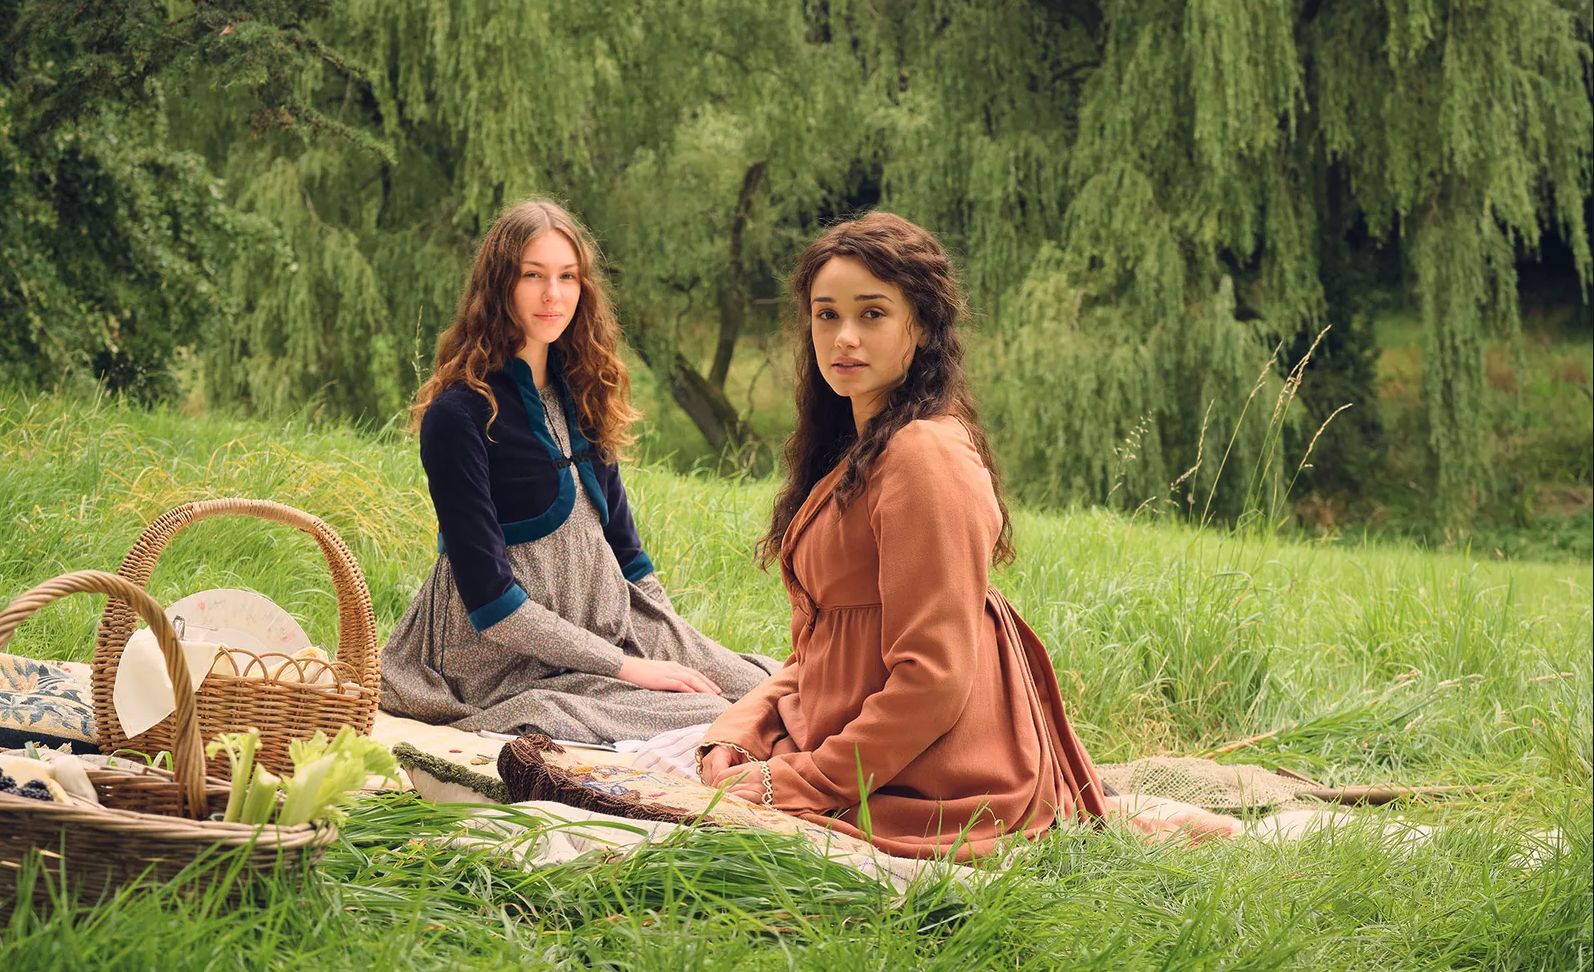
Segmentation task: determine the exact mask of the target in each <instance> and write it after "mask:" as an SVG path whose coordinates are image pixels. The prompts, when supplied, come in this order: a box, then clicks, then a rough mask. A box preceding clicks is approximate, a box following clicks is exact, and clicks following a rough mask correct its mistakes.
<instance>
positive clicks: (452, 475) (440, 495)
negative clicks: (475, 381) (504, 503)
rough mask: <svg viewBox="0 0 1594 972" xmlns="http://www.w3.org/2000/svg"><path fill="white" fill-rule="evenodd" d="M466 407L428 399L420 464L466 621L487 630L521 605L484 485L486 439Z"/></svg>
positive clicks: (448, 400) (523, 594)
mask: <svg viewBox="0 0 1594 972" xmlns="http://www.w3.org/2000/svg"><path fill="white" fill-rule="evenodd" d="M476 418H477V417H476V416H474V415H472V414H471V411H470V409H469V408H468V407H467V406H466V405H464V404H463V403H461V402H458V401H456V400H454V399H452V398H446V399H441V400H437V401H434V402H433V403H432V406H431V407H430V408H428V409H427V410H426V416H425V417H424V418H423V419H422V420H421V465H422V466H423V467H425V469H426V485H427V488H428V489H429V490H430V491H431V494H432V508H433V509H435V510H436V511H437V532H438V535H439V537H440V538H441V540H442V547H443V549H445V550H446V551H447V552H448V559H449V563H450V565H451V566H452V568H453V574H454V587H455V589H456V590H458V591H459V597H460V600H462V601H464V602H465V610H467V611H468V612H470V623H471V626H472V627H473V628H475V629H476V630H477V631H483V630H485V629H487V628H490V627H492V626H493V625H495V624H497V623H498V622H500V621H502V620H503V619H504V618H507V617H508V616H509V615H510V614H512V613H513V612H514V611H515V609H516V608H518V607H520V605H521V604H523V603H525V600H526V592H525V591H524V590H522V589H521V587H520V585H519V584H517V583H515V575H514V572H513V571H512V570H510V568H509V555H508V553H507V551H506V549H505V546H504V531H503V529H502V528H500V527H499V525H498V509H497V507H496V506H495V505H494V504H493V497H492V490H491V487H490V485H489V483H490V480H489V478H488V463H487V440H486V437H485V435H484V433H483V430H482V428H481V426H480V424H478V422H477V420H476Z"/></svg>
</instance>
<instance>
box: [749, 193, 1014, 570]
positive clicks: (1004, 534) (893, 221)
mask: <svg viewBox="0 0 1594 972" xmlns="http://www.w3.org/2000/svg"><path fill="white" fill-rule="evenodd" d="M839 256H845V257H852V258H853V259H856V260H858V261H859V262H860V263H862V264H863V265H864V266H865V267H867V268H868V270H869V272H870V273H871V274H873V275H874V276H875V277H877V278H879V279H880V280H883V281H885V282H886V283H889V284H892V285H894V286H896V287H897V288H898V289H899V290H901V291H902V294H903V296H904V297H905V298H907V301H908V306H909V307H910V308H911V309H912V319H913V322H914V323H915V324H916V325H917V326H918V328H919V330H920V332H921V335H922V338H923V342H924V343H923V344H922V345H921V346H920V347H919V348H918V350H917V351H915V352H914V355H913V363H912V364H911V365H909V366H908V372H907V374H906V375H904V376H903V379H902V383H901V384H900V385H898V386H897V387H896V388H895V389H893V390H892V392H891V394H890V395H889V396H888V397H887V398H886V404H885V407H884V408H882V409H881V410H880V413H879V414H878V415H876V416H875V417H874V418H873V419H871V420H870V421H869V424H868V425H867V426H865V427H864V429H863V430H862V434H861V435H860V434H859V432H858V430H856V429H855V428H854V425H853V420H852V404H851V403H850V402H849V401H848V400H847V399H845V398H843V397H841V396H840V395H837V394H836V393H835V392H834V391H832V390H831V388H830V385H829V384H827V383H826V382H825V376H824V374H823V373H821V372H820V370H819V359H818V356H817V355H816V354H815V349H814V332H813V329H812V327H811V320H810V314H811V308H810V306H809V301H810V299H811V297H812V292H813V283H814V277H815V276H816V275H817V274H818V273H819V271H820V269H821V268H822V267H824V265H825V264H826V263H828V262H829V261H830V260H831V259H832V258H834V257H839ZM790 289H791V297H792V301H793V302H794V303H795V305H796V307H795V309H796V314H795V316H794V318H793V320H794V323H795V324H796V327H795V328H794V331H795V336H796V339H797V340H796V344H797V361H796V376H797V427H796V429H795V430H793V432H792V434H791V437H790V438H788V439H787V440H786V454H785V468H786V482H785V484H784V485H782V486H781V489H780V493H779V494H778V495H777V496H776V497H775V510H774V513H773V515H772V516H771V517H770V521H769V532H768V533H766V534H764V537H763V539H762V540H760V541H759V542H758V561H759V563H760V564H761V565H763V566H766V567H767V566H768V565H769V563H770V562H771V561H773V560H775V559H777V558H778V557H779V556H780V546H781V542H782V541H783V540H784V539H785V536H786V528H787V527H789V526H790V525H791V521H792V518H793V517H795V516H796V515H797V511H798V509H800V508H801V507H802V505H803V502H804V501H805V500H806V499H807V498H808V494H809V492H810V491H811V490H812V489H813V488H814V485H815V484H816V483H818V482H819V481H820V480H821V479H823V478H824V477H825V475H826V474H827V473H829V472H830V471H831V470H832V469H835V468H836V465H837V463H846V466H847V469H846V471H845V472H843V473H842V474H841V481H840V482H839V483H838V484H837V485H836V492H835V499H836V505H837V507H838V508H839V509H842V510H845V509H846V508H847V507H848V506H849V505H850V504H851V503H852V502H853V500H855V499H857V498H858V496H859V495H860V494H862V492H863V490H864V487H865V486H866V485H867V484H868V479H869V470H870V469H871V468H873V466H874V464H875V461H876V460H877V459H879V458H880V453H881V452H883V451H884V450H885V447H886V443H888V442H890V441H891V437H892V436H893V435H895V434H896V433H897V432H898V431H899V430H900V429H901V428H902V427H903V426H905V425H907V424H908V423H909V422H912V421H915V420H917V419H925V418H933V417H935V416H938V415H954V416H956V417H957V418H958V419H959V420H960V421H961V422H962V423H963V425H964V427H965V428H967V429H968V433H969V438H970V439H972V440H973V442H974V448H975V449H976V450H978V451H979V454H980V460H981V461H982V462H983V463H984V464H985V468H986V470H987V471H988V472H989V473H990V474H991V488H992V489H993V490H994V491H995V492H996V504H997V506H998V507H999V508H1000V509H1001V511H1002V531H1001V533H1000V534H999V535H998V536H997V540H996V549H995V551H994V553H993V556H992V561H993V562H994V563H997V564H1004V563H1010V562H1012V560H1013V524H1012V521H1011V520H1009V519H1008V515H1007V502H1006V501H1005V500H1004V499H1003V496H1002V481H1001V478H1000V477H999V476H998V475H997V471H996V463H995V462H994V461H993V459H992V457H991V449H990V445H989V443H988V442H987V441H986V438H985V431H984V430H983V429H982V428H981V427H980V422H979V414H978V410H977V409H976V407H975V404H974V396H973V395H971V394H970V393H969V387H968V380H967V379H966V378H965V376H964V373H963V342H962V340H961V339H960V338H959V337H958V327H959V325H960V324H963V323H964V322H966V320H967V318H968V303H967V302H966V301H965V300H964V297H963V291H962V288H961V287H960V286H959V285H958V281H957V274H956V272H955V271H954V270H953V268H952V262H951V260H949V259H948V258H947V255H946V250H945V249H943V248H942V246H941V243H940V241H939V240H937V239H936V238H935V236H934V235H932V234H931V233H929V232H928V231H926V230H924V229H921V228H920V227H918V226H916V225H915V224H913V223H911V222H909V221H908V220H906V219H903V218H902V217H901V216H895V215H892V214H891V213H870V214H868V215H867V216H863V217H860V218H858V219H854V220H849V221H847V222H845V223H838V224H837V225H835V226H833V227H831V228H830V229H829V230H828V231H827V232H826V233H825V234H824V235H823V236H821V237H820V238H819V239H817V240H815V241H814V242H812V243H810V244H809V245H808V248H807V249H805V250H803V253H802V256H801V257H800V258H799V259H798V260H797V268H796V269H795V270H793V271H792V275H791V284H790Z"/></svg>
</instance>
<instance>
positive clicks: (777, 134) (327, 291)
mask: <svg viewBox="0 0 1594 972" xmlns="http://www.w3.org/2000/svg"><path fill="white" fill-rule="evenodd" d="M318 29H319V31H320V33H321V35H322V36H323V37H324V38H325V39H326V40H327V42H328V43H330V44H332V45H334V46H336V47H337V48H339V49H347V50H358V51H360V52H361V53H362V56H363V57H364V58H365V59H366V62H367V64H368V67H369V70H368V72H366V73H362V74H360V75H359V76H358V77H354V78H351V77H348V76H343V75H339V74H336V73H333V72H326V71H323V72H320V73H319V74H314V73H310V72H306V73H305V74H303V75H301V88H300V90H301V96H302V97H303V98H304V99H305V100H306V101H307V102H310V103H312V104H314V105H316V107H317V108H318V110H320V111H322V112H323V113H324V114H326V115H327V116H328V117H331V118H335V119H337V120H339V122H340V123H342V124H345V125H347V126H350V127H352V128H355V129H358V130H366V131H370V132H372V133H374V134H376V135H377V136H379V137H380V138H381V139H382V140H384V141H385V142H386V143H388V144H391V145H392V146H393V147H394V149H393V151H394V157H393V158H392V159H378V158H373V157H372V156H371V154H370V153H369V152H365V151H363V150H362V148H361V147H360V146H359V145H356V144H353V143H349V142H346V141H332V142H328V141H326V140H321V141H316V142H307V143H293V142H292V141H291V140H289V139H286V138H283V137H278V138H276V139H275V140H274V141H272V142H270V143H268V144H260V143H258V141H256V140H249V139H246V138H244V137H243V136H244V134H245V133H244V132H243V131H241V130H240V129H238V127H237V126H236V124H234V125H233V127H232V129H231V130H227V129H226V125H227V122H226V121H225V119H227V118H232V117H235V116H236V112H234V111H232V110H231V109H230V108H227V107H226V101H227V99H226V98H224V97H222V98H217V99H213V101H212V103H210V104H203V105H194V106H192V107H191V109H190V114H189V115H188V116H187V117H185V118H184V120H183V123H182V128H183V129H184V131H185V132H190V133H192V134H193V135H194V137H196V138H203V139H206V140H207V144H208V146H209V148H208V150H207V154H208V155H209V157H210V158H211V159H212V161H213V164H215V165H216V166H217V167H218V168H219V169H220V170H221V171H222V172H224V173H225V174H226V176H227V179H228V182H229V184H230V185H231V186H232V187H233V188H232V191H233V194H234V198H235V201H236V204H237V206H238V208H239V209H241V210H242V211H244V212H248V213H251V214H256V215H259V216H260V217H262V218H264V219H266V220H268V221H269V222H270V223H271V224H272V225H273V226H275V227H276V228H277V238H276V241H275V242H276V244H277V245H276V247H275V249H273V250H272V251H270V252H265V251H262V252H261V253H260V254H259V258H258V259H257V260H255V261H254V262H253V263H245V262H240V263H238V264H237V265H236V266H235V268H234V271H235V272H234V276H233V278H232V279H233V280H234V282H235V285H236V293H237V295H238V299H239V300H240V301H242V303H243V305H244V308H245V310H244V313H243V315H242V317H241V319H240V321H239V322H238V323H237V324H234V325H230V326H227V327H224V328H222V329H220V330H219V331H218V333H217V336H216V340H214V341H212V342H209V343H208V344H207V347H206V351H205V362H206V394H207V397H209V398H210V399H211V400H213V401H216V402H220V403H226V402H241V403H245V404H248V405H250V406H253V407H257V408H258V407H267V408H283V407H290V406H295V405H298V404H301V403H303V402H305V401H306V400H310V399H314V400H316V401H317V402H318V403H320V404H321V405H323V406H324V407H325V408H327V409H328V410H329V411H331V412H333V413H335V414H343V415H367V416H373V417H380V416H382V415H386V414H392V413H393V412H394V411H395V409H396V403H397V402H398V401H399V400H400V399H402V398H403V397H404V396H405V395H407V394H408V392H409V390H411V389H413V387H414V384H415V382H416V381H417V380H418V377H419V376H420V372H422V371H424V369H425V367H427V365H428V364H429V352H430V348H431V346H432V343H433V340H434V338H435V336H436V334H437V333H438V331H439V330H440V329H441V327H443V326H444V325H445V324H446V323H447V320H448V318H449V315H450V312H451V310H452V297H453V294H454V293H456V292H457V288H458V287H459V284H460V281H461V279H462V271H463V266H464V264H465V263H466V261H468V259H469V257H470V248H471V246H472V243H473V241H474V240H475V239H478V238H479V237H480V234H481V233H482V232H483V231H484V230H485V228H486V226H487V224H488V223H489V222H490V221H491V220H492V219H493V218H494V217H495V216H496V214H497V213H498V211H499V210H500V209H501V208H502V207H503V206H504V205H506V204H507V203H509V202H512V201H514V200H516V199H519V198H523V197H526V196H529V195H537V194H547V195H551V196H553V197H554V198H557V199H559V200H561V201H563V202H565V203H566V204H568V205H570V206H571V208H572V209H574V210H575V211H576V212H577V213H578V214H579V215H581V216H582V217H583V218H584V219H585V220H586V221H587V222H588V223H589V224H590V225H591V226H592V227H593V228H594V230H595V231H596V234H597V236H598V238H599V239H600V241H601V242H602V244H603V246H604V249H605V250H606V253H607V257H608V260H609V262H610V264H611V269H612V270H613V272H614V275H615V277H616V278H617V280H618V282H619V284H620V286H619V289H618V296H619V297H620V303H621V309H622V312H623V313H622V320H623V321H624V323H625V325H626V326H627V328H628V332H629V334H630V337H631V340H632V344H633V346H634V347H635V348H636V349H637V350H638V351H639V352H640V353H641V355H642V356H643V358H644V359H645V360H646V361H647V362H648V363H649V364H650V365H651V366H652V367H653V369H654V370H655V371H656V372H657V373H658V374H659V376H660V377H661V379H663V380H662V382H661V384H662V385H663V387H665V388H666V389H667V390H668V391H669V392H670V393H671V395H672V396H673V398H674V400H675V401H676V402H677V403H678V404H679V405H680V406H681V407H682V408H683V409H685V411H686V412H687V414H688V415H689V416H690V417H691V419H692V420H693V421H694V422H695V423H696V425H697V426H698V428H699V429H701V430H702V432H703V434H704V436H705V437H706V438H707V439H708V440H709V441H710V443H711V444H712V445H714V446H715V447H739V446H742V445H745V444H747V441H748V440H749V439H750V438H751V433H750V430H749V429H748V428H747V426H746V423H745V421H744V418H743V416H742V415H740V414H739V413H738V411H737V410H736V409H735V407H734V406H732V405H731V404H730V403H729V401H728V399H727V397H726V395H725V383H726V377H727V373H728V370H729V366H730V359H731V356H732V354H733V353H734V350H735V347H736V341H737V338H738V337H739V336H741V335H742V334H743V333H745V332H746V330H747V329H748V328H749V326H751V325H750V322H751V323H752V324H757V325H760V326H766V327H767V326H769V325H770V324H772V317H771V315H768V314H758V313H755V304H754V301H755V300H757V299H760V298H764V299H768V298H770V297H773V296H775V295H776V294H777V293H778V285H777V284H776V278H777V277H778V275H779V274H780V273H781V272H783V271H784V269H785V267H786V265H787V264H789V262H790V261H791V259H792V257H793V255H794V252H795V248H796V247H798V246H800V245H801V242H802V241H803V238H804V235H805V233H806V229H805V227H806V226H807V225H808V224H811V223H812V222H813V220H814V219H815V218H816V214H818V213H820V212H822V211H824V210H825V208H826V207H827V206H828V205H830V203H831V201H832V200H833V199H835V198H837V197H838V196H841V195H844V194H845V193H846V191H847V190H848V187H849V186H850V184H851V182H853V181H855V180H856V178H857V177H856V172H855V170H856V157H857V148H858V146H859V145H860V144H861V143H863V142H864V141H865V140H866V139H867V135H868V132H867V130H866V129H865V128H864V127H863V126H862V125H861V124H860V121H859V120H860V119H862V118H864V117H866V113H863V112H859V111H858V110H857V109H856V105H854V104H852V98H853V95H852V91H853V90H854V89H855V88H856V79H855V74H854V75H853V76H849V74H848V73H847V72H846V71H841V72H837V71H836V70H834V69H833V67H832V69H831V70H821V69H820V68H821V66H820V65H817V64H815V63H813V62H812V61H811V60H810V59H805V56H804V55H805V52H806V51H808V50H810V49H811V48H810V46H809V45H806V44H805V42H804V33H805V31H806V29H807V25H806V22H805V20H804V18H803V17H802V15H801V11H800V10H799V9H798V8H796V7H795V6H793V5H789V4H788V5H770V4H767V3H764V2H761V0H696V2H692V3H673V2H661V0H604V2H589V0H580V2H575V0H572V2H564V3H550V4H542V5H537V6H535V7H526V8H519V7H517V8H513V9H501V8H493V7H491V6H489V5H475V4H459V3H453V2H447V0H429V2H420V3H412V2H404V3H398V2H393V0H358V2H354V3H350V4H347V5H344V6H342V7H340V8H338V9H337V10H336V11H335V12H333V13H329V14H328V15H327V16H326V17H325V18H323V19H322V20H321V21H320V22H319V26H318ZM845 66H846V65H845V64H844V65H842V67H845ZM212 83H213V84H214V85H215V86H216V87H217V88H219V87H220V85H219V83H218V82H217V80H216V79H214V78H213V79H212ZM821 129H822V130H823V132H824V136H823V138H820V137H818V132H819V131H820V130H821ZM826 144H829V145H832V146H836V148H831V149H826V148H824V147H823V146H824V145H826ZM816 147H818V148H817V149H816Z"/></svg>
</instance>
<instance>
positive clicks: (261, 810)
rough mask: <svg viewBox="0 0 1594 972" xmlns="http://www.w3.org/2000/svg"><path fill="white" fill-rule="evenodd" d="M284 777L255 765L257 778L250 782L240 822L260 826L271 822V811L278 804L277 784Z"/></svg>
mask: <svg viewBox="0 0 1594 972" xmlns="http://www.w3.org/2000/svg"><path fill="white" fill-rule="evenodd" d="M281 782H282V778H281V777H279V776H277V774H275V773H273V772H271V771H270V770H268V769H266V768H265V767H264V766H256V767H255V778H254V780H253V781H252V782H250V784H249V795H248V796H247V797H246V798H245V799H244V805H243V812H242V813H241V814H239V819H238V822H239V823H244V824H248V825H249V826H251V827H259V826H262V825H264V824H268V823H270V822H271V811H272V810H274V809H276V806H277V786H278V784H280V783H281Z"/></svg>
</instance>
